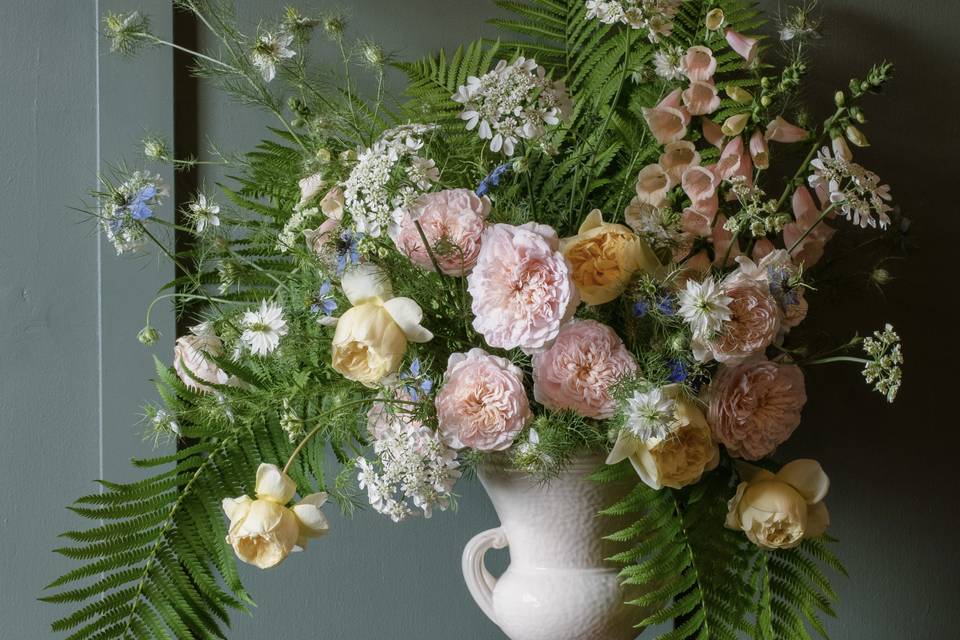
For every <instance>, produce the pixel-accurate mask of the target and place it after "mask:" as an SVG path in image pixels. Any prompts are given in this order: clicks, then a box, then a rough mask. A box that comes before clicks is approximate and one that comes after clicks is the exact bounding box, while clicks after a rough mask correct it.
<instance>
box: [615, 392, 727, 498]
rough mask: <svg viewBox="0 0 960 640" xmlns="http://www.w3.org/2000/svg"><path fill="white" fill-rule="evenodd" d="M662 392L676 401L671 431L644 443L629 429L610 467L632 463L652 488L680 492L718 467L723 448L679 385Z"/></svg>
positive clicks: (618, 441)
mask: <svg viewBox="0 0 960 640" xmlns="http://www.w3.org/2000/svg"><path fill="white" fill-rule="evenodd" d="M661 391H662V392H663V395H664V396H665V397H667V398H669V399H671V400H672V401H673V407H674V411H673V416H672V419H673V421H672V424H671V425H670V432H669V433H668V434H667V435H666V436H664V437H659V438H649V439H647V440H641V439H639V438H637V437H636V436H634V435H633V434H632V433H631V432H630V430H629V426H628V428H625V429H623V430H622V431H621V432H620V435H619V437H618V438H617V443H616V444H615V445H614V447H613V450H612V451H611V452H610V455H609V457H608V458H607V464H616V463H618V462H620V461H621V460H630V464H632V465H633V468H634V469H636V471H637V475H639V476H640V479H641V480H643V482H644V484H646V485H647V486H649V487H650V488H652V489H662V488H663V487H670V488H671V489H680V488H682V487H685V486H687V485H691V484H693V483H695V482H698V481H699V480H700V478H701V477H702V476H703V474H704V473H705V472H706V471H710V470H711V469H713V468H715V467H716V466H717V464H718V463H719V462H720V448H719V447H718V446H717V444H716V443H715V442H714V441H713V437H712V436H711V434H710V426H709V425H708V424H707V420H706V418H704V416H703V413H702V412H701V411H700V409H699V408H698V407H697V406H696V405H695V404H694V403H693V402H691V401H689V400H686V399H684V398H683V397H681V396H680V387H679V386H678V385H667V386H666V387H663V389H661Z"/></svg>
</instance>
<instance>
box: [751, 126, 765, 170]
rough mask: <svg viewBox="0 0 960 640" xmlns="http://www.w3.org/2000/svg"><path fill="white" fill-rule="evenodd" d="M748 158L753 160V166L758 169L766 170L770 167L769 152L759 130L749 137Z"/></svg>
mask: <svg viewBox="0 0 960 640" xmlns="http://www.w3.org/2000/svg"><path fill="white" fill-rule="evenodd" d="M750 157H751V158H753V164H754V166H755V167H757V168H758V169H767V168H768V167H769V166H770V150H769V149H768V147H767V140H766V138H764V136H763V133H762V132H761V131H760V130H759V129H757V130H756V131H754V132H753V135H752V136H750Z"/></svg>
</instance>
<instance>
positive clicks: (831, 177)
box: [807, 147, 893, 229]
mask: <svg viewBox="0 0 960 640" xmlns="http://www.w3.org/2000/svg"><path fill="white" fill-rule="evenodd" d="M848 153H849V152H848ZM810 166H812V167H813V169H814V172H813V173H812V174H811V175H810V176H809V177H808V178H807V180H808V181H809V183H810V186H811V187H813V188H814V189H816V191H817V193H818V194H821V195H823V196H825V197H826V198H827V199H828V200H829V201H830V202H831V203H832V204H833V205H834V206H837V207H838V208H839V209H840V211H841V212H842V213H843V216H844V217H845V218H846V219H847V220H850V221H851V222H853V224H855V225H858V226H859V227H862V228H867V227H874V228H876V227H877V225H878V224H879V225H880V228H881V229H886V228H887V226H888V225H889V224H890V215H889V213H890V211H892V210H893V207H891V206H890V205H889V204H888V202H889V201H890V199H891V196H890V186H889V185H886V184H881V183H880V176H878V175H877V174H875V173H874V172H873V171H870V170H868V169H865V168H863V167H862V166H860V165H859V164H857V163H856V162H853V161H852V160H849V159H848V158H844V157H843V156H842V155H839V154H838V155H833V154H831V153H830V149H828V148H827V147H823V148H822V149H821V150H820V151H819V152H818V153H817V158H816V159H815V160H814V161H813V162H811V163H810Z"/></svg>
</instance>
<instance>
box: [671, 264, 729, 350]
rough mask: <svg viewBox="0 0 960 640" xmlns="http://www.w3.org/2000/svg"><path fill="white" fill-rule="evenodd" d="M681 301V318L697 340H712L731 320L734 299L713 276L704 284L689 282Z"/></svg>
mask: <svg viewBox="0 0 960 640" xmlns="http://www.w3.org/2000/svg"><path fill="white" fill-rule="evenodd" d="M679 299H680V317H682V318H683V319H684V320H685V321H686V322H687V324H689V325H690V328H691V329H692V330H693V337H694V339H695V340H710V339H711V338H713V336H714V335H716V333H717V332H718V331H720V329H721V328H722V327H723V323H724V322H727V321H728V320H730V318H731V313H730V303H731V302H733V298H731V297H729V296H727V295H725V294H724V292H723V289H721V287H720V285H718V284H717V282H716V281H715V280H714V279H713V276H707V278H706V279H705V280H704V281H703V282H697V281H696V280H693V279H690V280H687V286H686V288H685V289H684V290H683V291H681V292H680V295H679Z"/></svg>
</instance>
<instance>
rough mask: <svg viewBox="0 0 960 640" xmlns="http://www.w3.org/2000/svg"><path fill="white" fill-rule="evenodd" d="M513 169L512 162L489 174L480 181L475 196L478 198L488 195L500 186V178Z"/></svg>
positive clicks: (505, 163)
mask: <svg viewBox="0 0 960 640" xmlns="http://www.w3.org/2000/svg"><path fill="white" fill-rule="evenodd" d="M511 168H513V161H512V160H511V161H510V162H504V163H503V164H501V165H500V166H498V167H497V168H496V169H494V170H493V171H491V172H490V175H488V176H487V177H486V178H484V179H483V180H481V181H480V186H478V187H477V190H476V194H477V195H478V196H481V197H482V196H485V195H487V194H488V193H490V192H491V191H492V190H493V188H494V187H499V186H500V178H501V177H503V174H505V173H506V172H507V171H509V170H510V169H511Z"/></svg>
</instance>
